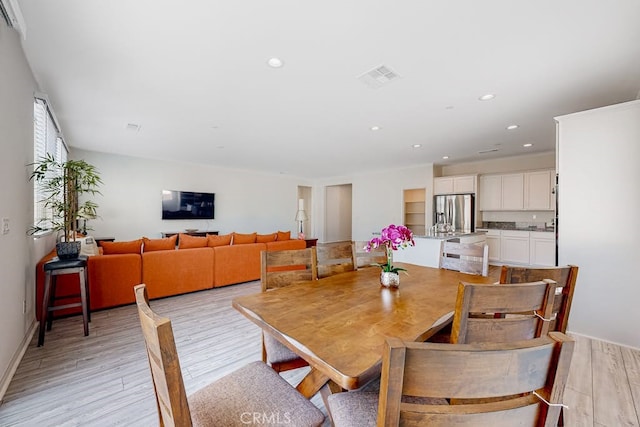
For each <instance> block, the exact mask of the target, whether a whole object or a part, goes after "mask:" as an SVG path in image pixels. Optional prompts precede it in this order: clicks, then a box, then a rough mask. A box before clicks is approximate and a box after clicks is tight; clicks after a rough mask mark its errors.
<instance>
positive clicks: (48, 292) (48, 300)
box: [38, 256, 91, 347]
mask: <svg viewBox="0 0 640 427" xmlns="http://www.w3.org/2000/svg"><path fill="white" fill-rule="evenodd" d="M44 271H45V280H44V297H43V299H42V314H41V315H40V331H39V334H38V347H40V346H41V345H42V344H44V328H45V322H46V323H47V331H50V330H51V324H52V323H53V316H49V312H51V311H55V310H62V309H64V308H71V307H82V320H83V323H84V336H85V337H86V336H87V335H89V322H90V321H91V318H90V316H91V314H90V312H89V286H88V280H87V257H86V256H79V257H78V258H76V259H59V258H58V257H55V258H53V259H51V261H48V262H46V263H45V264H44ZM75 273H77V274H78V275H79V276H80V302H76V303H71V304H64V305H57V306H56V305H54V302H55V300H56V296H55V295H56V277H57V276H60V275H62V274H75ZM70 296H71V297H73V296H78V295H70ZM65 298H68V297H65Z"/></svg>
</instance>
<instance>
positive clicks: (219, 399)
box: [134, 284, 324, 426]
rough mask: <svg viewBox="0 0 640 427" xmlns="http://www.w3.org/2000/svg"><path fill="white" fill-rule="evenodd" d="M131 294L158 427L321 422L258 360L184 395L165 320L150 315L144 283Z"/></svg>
mask: <svg viewBox="0 0 640 427" xmlns="http://www.w3.org/2000/svg"><path fill="white" fill-rule="evenodd" d="M134 293H135V296H136V304H137V306H138V315H139V317H140V325H141V327H142V334H143V336H144V339H145V343H146V348H147V356H148V359H149V365H150V369H151V377H152V380H153V389H154V392H155V395H156V404H157V408H158V416H159V418H160V420H159V421H160V425H161V426H192V425H193V426H245V425H247V424H251V423H252V422H253V421H254V418H253V417H254V416H255V415H256V414H257V416H258V417H271V418H275V417H278V419H281V420H287V421H288V422H290V424H291V425H296V426H297V425H300V426H318V425H321V424H322V423H323V421H324V415H323V414H322V412H320V410H319V409H318V408H316V407H315V406H314V405H313V404H312V403H311V402H310V401H309V400H307V399H306V398H305V397H304V396H302V395H301V394H300V393H298V391H297V390H296V389H295V388H293V387H292V386H291V385H290V384H289V383H288V382H287V381H286V380H284V379H283V378H282V377H281V376H280V375H278V374H277V373H276V372H275V371H274V370H273V369H271V368H269V367H268V366H267V365H265V364H264V363H263V362H260V361H256V362H252V363H249V364H247V365H245V366H244V367H242V368H239V369H238V370H236V371H234V372H232V373H230V374H228V375H226V376H224V377H222V378H220V379H218V380H217V381H215V382H213V383H211V384H209V385H207V386H205V387H204V388H202V389H200V390H198V391H196V392H195V393H193V394H191V395H190V396H187V394H186V392H185V387H184V382H183V380H182V372H181V370H180V361H179V358H178V353H177V351H176V344H175V340H174V337H173V329H172V327H171V321H170V320H169V319H168V318H166V317H161V316H159V315H158V314H156V313H154V312H153V311H152V310H151V308H150V307H149V297H148V295H147V289H146V286H145V285H144V284H140V285H137V286H135V287H134ZM260 420H262V418H260Z"/></svg>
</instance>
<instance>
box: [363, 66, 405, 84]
mask: <svg viewBox="0 0 640 427" xmlns="http://www.w3.org/2000/svg"><path fill="white" fill-rule="evenodd" d="M399 78H400V75H399V74H398V73H396V72H395V71H393V70H392V69H391V68H389V67H387V66H386V65H380V66H378V67H375V68H374V69H372V70H369V71H367V72H366V73H364V74H362V75H360V76H358V80H360V81H361V82H362V83H364V84H366V85H367V86H369V87H371V88H373V89H378V88H380V87H382V86H384V85H387V84H389V83H391V82H392V81H394V80H397V79H399Z"/></svg>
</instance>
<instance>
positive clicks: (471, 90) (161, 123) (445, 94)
mask: <svg viewBox="0 0 640 427" xmlns="http://www.w3.org/2000/svg"><path fill="white" fill-rule="evenodd" d="M18 3H19V5H20V8H21V10H22V13H23V15H24V19H25V21H26V27H27V28H26V40H24V41H23V45H24V50H25V52H26V55H27V58H28V60H29V63H30V64H31V67H32V69H33V72H34V74H35V76H36V79H37V80H38V82H39V84H40V86H41V89H42V90H43V91H44V92H46V93H47V94H48V95H49V98H50V100H51V102H52V104H53V106H54V109H55V111H56V114H57V117H58V119H59V122H60V124H61V126H62V130H63V132H64V134H65V137H66V139H67V142H68V143H69V144H70V145H71V146H72V147H78V148H82V149H86V150H94V151H101V152H110V153H118V154H123V155H131V156H138V157H147V158H156V159H171V160H179V161H187V162H199V163H206V164H211V165H216V166H225V167H232V168H240V169H253V170H262V171H266V172H275V173H285V174H291V175H296V176H300V177H308V178H312V179H313V178H322V177H327V176H339V175H346V174H352V173H358V172H360V171H364V170H372V169H381V168H383V169H387V168H396V167H404V166H409V165H417V164H424V163H436V164H451V163H459V162H464V161H475V160H482V159H489V158H495V157H505V156H513V155H520V154H525V153H531V152H542V151H550V150H554V149H555V123H554V120H553V117H554V116H557V115H563V114H567V113H572V112H576V111H582V110H585V109H590V108H595V107H600V106H605V105H610V104H615V103H619V102H625V101H629V100H633V99H636V98H637V97H638V94H639V91H640V1H638V0H606V1H605V0H561V1H559V0H517V1H514V0H482V1H479V0H437V1H436V0H420V1H414V0H407V1H397V2H392V1H381V0H367V1H345V0H341V1H334V0H328V1H314V2H310V1H300V0H298V1H294V0H291V1H284V0H272V1H265V0H244V1H214V0H188V1H179V2H178V1H167V0H109V1H104V0H56V1H51V0H18ZM271 57H279V58H281V59H282V60H283V61H284V63H285V65H284V67H282V68H280V69H273V68H270V67H268V66H267V60H268V59H269V58H271ZM383 64H384V65H386V66H388V67H390V68H391V69H392V70H393V71H395V72H396V73H398V74H399V75H400V76H401V78H399V79H397V80H395V81H393V82H391V83H390V84H388V85H386V86H383V87H381V88H379V89H372V88H370V87H368V86H367V85H365V84H364V83H362V82H361V81H359V80H358V78H357V77H358V76H360V75H361V74H363V73H365V72H367V71H369V70H371V69H372V68H374V67H377V66H379V65H383ZM486 93H493V94H495V99H493V100H491V101H484V102H483V101H479V100H478V98H479V97H480V96H481V95H484V94H486ZM128 124H137V125H139V126H140V129H139V130H138V131H132V130H128V129H127V125H128ZM510 124H518V125H520V128H518V129H517V130H513V131H507V130H506V129H505V128H506V126H508V125H510ZM372 126H379V127H380V130H378V131H372V130H371V129H370V128H371V127H372ZM524 143H533V144H534V145H533V147H531V148H528V149H525V148H524V147H523V144H524ZM413 144H422V147H421V148H418V149H416V148H412V145H413ZM491 149H498V151H497V152H492V153H489V154H478V152H479V151H485V150H491ZM445 155H448V156H450V159H449V160H446V161H445V160H443V159H442V157H443V156H445Z"/></svg>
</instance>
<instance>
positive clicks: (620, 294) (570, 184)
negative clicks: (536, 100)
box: [557, 101, 640, 348]
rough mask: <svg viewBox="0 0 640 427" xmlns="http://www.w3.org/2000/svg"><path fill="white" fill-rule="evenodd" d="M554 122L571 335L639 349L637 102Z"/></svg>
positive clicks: (561, 254)
mask: <svg viewBox="0 0 640 427" xmlns="http://www.w3.org/2000/svg"><path fill="white" fill-rule="evenodd" d="M557 120H558V122H559V124H558V147H557V150H558V173H559V191H558V213H559V219H558V222H559V225H558V256H559V260H558V261H559V263H560V264H575V265H577V266H578V267H579V268H580V270H579V273H578V281H577V285H576V290H575V297H574V300H573V305H572V308H571V316H570V318H569V326H568V329H569V330H570V331H573V332H576V333H579V334H584V335H588V336H592V337H596V338H599V339H602V340H606V341H612V342H616V343H620V344H624V345H628V346H632V347H636V348H640V333H638V329H637V325H639V324H640V310H638V301H640V286H639V284H638V266H639V265H640V250H639V249H638V242H639V241H640V228H639V227H638V222H639V221H638V218H639V215H640V189H639V184H638V183H640V167H639V162H640V101H633V102H628V103H624V104H619V105H615V106H610V107H605V108H600V109H596V110H590V111H586V112H581V113H576V114H571V115H567V116H563V117H559V118H557Z"/></svg>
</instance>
